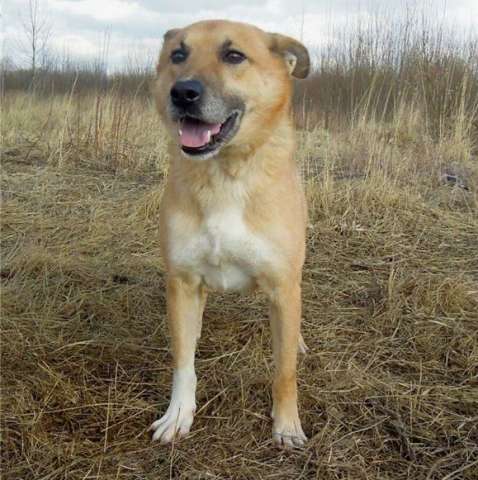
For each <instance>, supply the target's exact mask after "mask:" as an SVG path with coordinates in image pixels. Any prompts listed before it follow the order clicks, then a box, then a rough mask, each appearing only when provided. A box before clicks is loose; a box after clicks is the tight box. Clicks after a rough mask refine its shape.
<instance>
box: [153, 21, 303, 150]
mask: <svg viewBox="0 0 478 480" xmlns="http://www.w3.org/2000/svg"><path fill="white" fill-rule="evenodd" d="M308 71H309V56H308V53H307V50H306V49H305V47H304V46H303V45H302V44H300V43H299V42H297V41H296V40H294V39H292V38H290V37H286V36H283V35H278V34H270V33H266V32H264V31H262V30H260V29H258V28H256V27H253V26H251V25H247V24H243V23H235V22H228V21H222V20H214V21H204V22H198V23H195V24H193V25H190V26H189V27H186V28H184V29H176V30H170V31H169V32H167V33H166V35H165V37H164V45H163V49H162V51H161V55H160V59H159V63H158V67H157V73H158V78H157V81H156V86H155V98H156V102H157V106H158V110H159V112H160V114H161V115H162V117H163V120H164V121H165V123H166V125H167V126H168V128H169V129H170V130H171V133H172V136H173V139H174V140H175V141H177V142H178V145H179V147H180V148H181V150H182V152H183V153H184V154H185V155H186V156H188V157H191V158H195V159H198V160H202V159H207V158H210V157H212V156H214V155H216V154H217V153H218V152H219V151H220V150H221V149H226V148H227V149H233V148H237V147H238V146H240V145H242V146H243V147H244V145H246V146H247V145H248V144H249V145H251V144H254V142H255V141H257V140H258V139H259V138H260V137H261V136H263V131H264V129H265V128H267V127H270V126H273V125H274V123H276V121H277V118H279V117H280V116H282V115H284V114H287V113H288V109H289V103H290V94H291V81H290V75H293V76H295V77H298V78H304V77H306V76H307V74H308Z"/></svg>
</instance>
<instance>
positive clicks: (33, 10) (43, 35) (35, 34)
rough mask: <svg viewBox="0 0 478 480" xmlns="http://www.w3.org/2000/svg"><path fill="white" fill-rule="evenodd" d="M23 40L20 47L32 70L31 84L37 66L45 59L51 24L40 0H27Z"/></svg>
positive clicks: (23, 20) (23, 21)
mask: <svg viewBox="0 0 478 480" xmlns="http://www.w3.org/2000/svg"><path fill="white" fill-rule="evenodd" d="M22 26H23V30H24V32H25V40H24V42H22V49H23V50H24V51H25V52H26V55H27V58H28V63H29V65H30V68H31V71H32V84H34V82H35V76H36V73H37V69H38V66H39V64H40V63H41V62H44V61H45V57H46V54H47V46H48V41H49V39H50V35H51V24H50V22H49V21H48V18H47V16H46V13H45V11H44V10H43V8H42V6H41V2H40V0H28V6H27V11H26V15H25V16H24V17H23V19H22Z"/></svg>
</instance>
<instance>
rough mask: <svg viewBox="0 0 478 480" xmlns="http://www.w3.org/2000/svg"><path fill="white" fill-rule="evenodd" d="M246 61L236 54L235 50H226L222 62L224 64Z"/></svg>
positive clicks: (240, 54) (242, 56) (244, 57)
mask: <svg viewBox="0 0 478 480" xmlns="http://www.w3.org/2000/svg"><path fill="white" fill-rule="evenodd" d="M245 59H246V56H245V55H244V54H243V53H241V52H238V51H237V50H228V51H227V52H226V53H224V56H223V60H224V61H225V62H226V63H233V64H237V63H242V62H243V61H244V60H245Z"/></svg>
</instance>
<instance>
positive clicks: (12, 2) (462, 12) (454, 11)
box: [3, 0, 478, 65]
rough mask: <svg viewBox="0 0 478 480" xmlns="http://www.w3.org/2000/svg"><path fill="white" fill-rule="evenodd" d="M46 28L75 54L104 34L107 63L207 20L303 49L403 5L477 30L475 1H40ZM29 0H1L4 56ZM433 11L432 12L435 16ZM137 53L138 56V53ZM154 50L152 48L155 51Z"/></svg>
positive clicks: (88, 54)
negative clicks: (241, 24)
mask: <svg viewBox="0 0 478 480" xmlns="http://www.w3.org/2000/svg"><path fill="white" fill-rule="evenodd" d="M38 1H39V2H40V5H41V6H42V10H43V11H44V12H45V14H46V15H47V16H48V17H49V21H50V23H51V25H52V29H53V30H52V31H53V34H52V37H51V42H50V45H51V47H53V48H55V49H56V50H58V51H60V52H62V51H68V52H69V53H70V55H72V56H73V57H74V56H76V55H78V56H80V57H81V58H84V59H85V58H90V59H93V58H95V57H98V56H99V55H100V53H101V52H102V50H103V49H104V41H103V40H104V36H105V35H104V32H105V31H108V32H109V34H108V36H109V60H110V64H112V65H119V64H120V63H121V62H122V61H123V59H124V58H126V57H127V56H128V55H130V53H131V52H132V51H133V52H135V55H136V56H141V55H143V56H144V57H151V55H156V53H157V51H158V50H159V47H160V45H161V39H162V35H163V33H164V32H165V31H166V30H168V29H170V28H174V27H181V26H185V25H188V24H189V23H192V22H194V21H197V20H202V19H207V18H227V19H231V20H240V21H245V22H249V23H254V24H256V25H258V26H259V27H261V28H264V29H265V30H268V31H277V32H282V33H285V34H289V35H291V36H294V37H297V38H300V37H302V39H303V41H304V42H305V43H306V44H308V45H309V46H316V45H323V44H324V43H327V42H330V41H333V39H334V35H335V30H336V29H337V28H338V29H340V27H341V26H344V25H346V24H353V23H354V22H355V21H357V19H358V18H364V17H365V18H371V17H370V16H371V15H375V16H377V15H378V16H379V18H381V21H382V22H389V20H390V19H394V18H399V17H400V15H403V14H404V12H405V10H406V9H405V6H406V5H408V6H409V8H412V7H415V8H418V9H423V10H424V11H425V12H428V14H429V15H430V16H431V18H441V19H442V20H443V21H444V22H445V23H450V24H454V25H458V26H459V27H460V29H461V30H462V31H464V30H467V29H470V28H473V27H474V28H475V30H476V29H478V1H477V0H454V1H453V2H452V1H448V2H447V1H446V0H426V1H418V0H387V2H383V1H380V0H266V1H260V0H235V1H234V2H231V3H229V4H226V3H225V2H224V0H195V2H194V3H192V2H190V1H188V2H186V1H180V0H176V1H171V0H134V1H133V0H38ZM27 4H28V0H4V1H3V7H4V8H3V9H4V25H5V27H7V26H8V28H5V30H4V38H5V44H6V53H7V54H9V55H10V56H13V57H15V55H16V52H15V46H16V45H18V43H19V42H18V40H19V39H20V38H21V37H22V36H24V31H23V30H22V24H21V17H22V16H23V17H24V16H25V13H26V7H27ZM433 15H434V16H435V17H433ZM138 52H139V53H138ZM152 52H155V53H154V54H153V53H152Z"/></svg>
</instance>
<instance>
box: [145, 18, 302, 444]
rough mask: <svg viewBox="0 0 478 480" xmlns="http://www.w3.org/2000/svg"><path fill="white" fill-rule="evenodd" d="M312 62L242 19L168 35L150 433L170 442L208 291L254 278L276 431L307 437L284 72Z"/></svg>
mask: <svg viewBox="0 0 478 480" xmlns="http://www.w3.org/2000/svg"><path fill="white" fill-rule="evenodd" d="M309 68H310V60H309V54H308V52H307V49H306V48H305V47H304V46H303V45H302V44H301V43H300V42H298V41H297V40H294V39H293V38H290V37H288V36H285V35H280V34H276V33H267V32H265V31H263V30H261V29H259V28H257V27H255V26H252V25H249V24H245V23H238V22H230V21H225V20H210V21H201V22H198V23H194V24H192V25H190V26H188V27H186V28H181V29H174V30H170V31H168V32H167V33H166V34H165V36H164V43H163V47H162V50H161V53H160V57H159V62H158V65H157V77H156V80H155V84H154V88H153V91H154V98H155V102H156V106H157V109H158V111H159V114H160V116H161V118H162V121H163V123H164V125H165V126H166V129H167V130H168V132H169V134H170V140H171V142H170V147H169V148H170V150H169V154H170V167H169V172H168V176H167V182H166V187H165V190H164V193H163V197H162V201H161V209H160V220H159V223H160V245H161V247H160V248H161V254H162V256H163V259H164V263H165V266H166V271H167V311H168V325H169V332H170V336H171V344H172V355H173V360H174V372H173V382H172V393H171V400H170V404H169V407H168V409H167V411H166V413H165V415H164V416H163V417H162V418H160V419H159V420H157V421H155V422H154V423H153V424H152V426H151V430H152V431H153V440H159V441H160V442H161V443H169V442H171V441H173V439H174V438H179V437H181V436H184V435H186V434H187V433H188V432H189V430H190V428H191V425H192V423H193V416H194V413H195V410H196V399H195V390H196V374H195V370H194V355H195V348H196V342H197V340H198V339H199V337H200V333H201V325H202V315H203V311H204V306H205V303H206V297H207V294H208V291H210V290H219V291H246V292H247V291H251V290H253V289H256V288H259V289H261V290H262V291H263V292H265V294H266V295H267V297H268V299H269V300H270V324H271V330H272V347H273V356H274V363H275V373H274V380H273V387H272V393H273V407H272V418H273V431H272V436H273V441H274V442H275V443H276V444H279V445H281V446H284V447H299V446H302V445H303V444H304V442H305V441H306V436H305V435H304V432H303V430H302V427H301V423H300V420H299V414H298V406H297V381H296V362H297V352H298V349H299V347H300V344H302V342H303V341H302V337H301V334H300V322H301V277H302V267H303V263H304V256H305V230H306V223H307V212H306V203H305V196H304V192H303V189H302V184H301V179H300V175H299V172H298V168H297V165H296V162H295V159H294V150H295V139H294V137H295V133H294V127H293V122H292V119H291V97H292V78H291V77H296V78H305V77H306V76H307V74H308V72H309Z"/></svg>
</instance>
